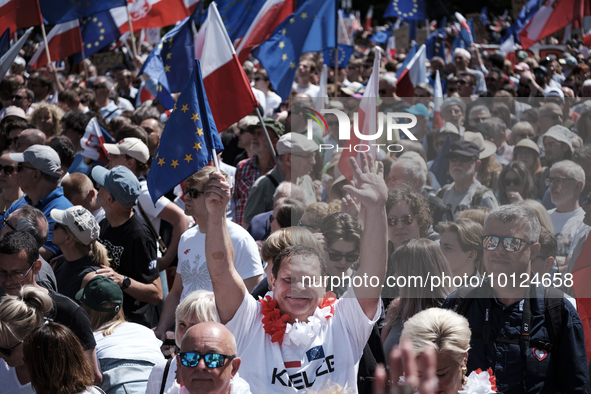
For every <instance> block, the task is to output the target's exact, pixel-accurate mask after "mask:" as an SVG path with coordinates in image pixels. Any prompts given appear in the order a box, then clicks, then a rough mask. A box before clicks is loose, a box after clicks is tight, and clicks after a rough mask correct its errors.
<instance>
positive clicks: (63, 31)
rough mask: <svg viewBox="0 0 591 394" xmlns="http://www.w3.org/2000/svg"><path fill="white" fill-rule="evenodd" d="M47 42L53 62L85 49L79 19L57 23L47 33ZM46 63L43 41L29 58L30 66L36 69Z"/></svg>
mask: <svg viewBox="0 0 591 394" xmlns="http://www.w3.org/2000/svg"><path fill="white" fill-rule="evenodd" d="M47 44H48V45H49V56H50V57H51V61H52V62H53V61H57V60H62V59H65V58H67V57H68V56H71V55H73V54H75V53H78V52H81V51H82V50H83V43H82V35H81V34H80V24H79V23H78V19H74V20H72V21H69V22H65V23H60V24H58V25H55V26H54V27H53V29H51V31H50V32H49V34H48V35H47ZM46 64H47V53H46V51H45V44H44V43H41V45H40V46H39V49H37V52H35V54H34V55H33V57H32V58H31V60H29V66H31V68H33V70H35V69H37V68H39V67H43V66H45V65H46Z"/></svg>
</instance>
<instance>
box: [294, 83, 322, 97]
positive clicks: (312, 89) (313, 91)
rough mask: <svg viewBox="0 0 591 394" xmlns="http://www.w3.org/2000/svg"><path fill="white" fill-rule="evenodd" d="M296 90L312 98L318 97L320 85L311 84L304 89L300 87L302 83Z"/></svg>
mask: <svg viewBox="0 0 591 394" xmlns="http://www.w3.org/2000/svg"><path fill="white" fill-rule="evenodd" d="M296 91H297V92H298V93H305V94H307V95H308V96H310V97H311V98H316V97H318V95H319V94H320V86H317V85H312V84H310V86H308V87H307V88H305V89H304V88H300V85H296Z"/></svg>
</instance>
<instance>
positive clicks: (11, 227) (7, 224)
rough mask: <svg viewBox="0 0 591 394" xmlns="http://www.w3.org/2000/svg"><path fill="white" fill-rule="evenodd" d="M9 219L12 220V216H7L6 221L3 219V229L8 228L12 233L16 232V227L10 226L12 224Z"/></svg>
mask: <svg viewBox="0 0 591 394" xmlns="http://www.w3.org/2000/svg"><path fill="white" fill-rule="evenodd" d="M9 218H10V216H7V217H5V218H4V219H2V227H4V226H8V227H9V228H10V229H11V230H12V231H16V229H15V228H14V226H13V225H12V224H10V222H9V221H8V220H9Z"/></svg>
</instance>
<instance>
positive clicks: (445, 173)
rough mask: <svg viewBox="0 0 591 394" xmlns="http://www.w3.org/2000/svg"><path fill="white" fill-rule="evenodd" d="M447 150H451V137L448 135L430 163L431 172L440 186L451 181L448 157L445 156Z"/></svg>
mask: <svg viewBox="0 0 591 394" xmlns="http://www.w3.org/2000/svg"><path fill="white" fill-rule="evenodd" d="M449 151H451V137H450V136H449V135H448V136H447V138H446V139H445V143H444V144H443V146H442V147H441V149H440V150H439V153H437V157H435V160H433V164H431V172H432V173H433V174H434V175H435V178H437V182H439V184H440V185H441V186H443V185H447V184H449V183H452V182H453V179H452V177H451V175H449V159H446V158H445V155H446V154H447V153H448V152H449Z"/></svg>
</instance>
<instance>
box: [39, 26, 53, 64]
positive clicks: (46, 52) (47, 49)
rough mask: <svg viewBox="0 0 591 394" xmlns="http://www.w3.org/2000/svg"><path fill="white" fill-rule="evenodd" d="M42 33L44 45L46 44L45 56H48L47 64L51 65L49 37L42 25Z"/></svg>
mask: <svg viewBox="0 0 591 394" xmlns="http://www.w3.org/2000/svg"><path fill="white" fill-rule="evenodd" d="M41 33H43V43H44V44H45V54H46V55H47V64H49V63H51V56H49V45H48V44H47V35H46V34H45V25H44V24H43V23H42V24H41Z"/></svg>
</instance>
